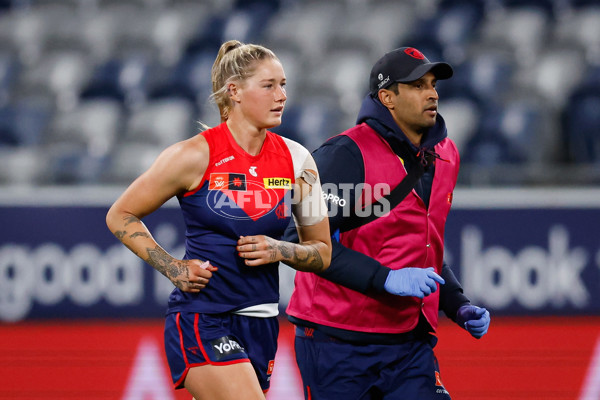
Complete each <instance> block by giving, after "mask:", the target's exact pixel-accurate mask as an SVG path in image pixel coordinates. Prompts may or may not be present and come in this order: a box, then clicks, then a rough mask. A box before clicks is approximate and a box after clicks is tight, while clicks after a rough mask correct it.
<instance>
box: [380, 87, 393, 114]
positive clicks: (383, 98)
mask: <svg viewBox="0 0 600 400" xmlns="http://www.w3.org/2000/svg"><path fill="white" fill-rule="evenodd" d="M393 93H394V92H392V91H391V90H387V89H380V90H379V92H377V97H378V98H379V101H380V102H381V104H383V105H384V106H385V107H386V108H388V109H390V110H392V109H393V108H394V102H393V101H392V94H393Z"/></svg>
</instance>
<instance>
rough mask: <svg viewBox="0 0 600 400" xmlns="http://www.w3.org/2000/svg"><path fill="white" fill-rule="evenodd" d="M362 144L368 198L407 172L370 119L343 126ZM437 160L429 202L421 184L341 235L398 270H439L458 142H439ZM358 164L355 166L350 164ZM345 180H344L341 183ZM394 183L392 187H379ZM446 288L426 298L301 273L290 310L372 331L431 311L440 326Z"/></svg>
mask: <svg viewBox="0 0 600 400" xmlns="http://www.w3.org/2000/svg"><path fill="white" fill-rule="evenodd" d="M342 135H347V136H349V137H350V138H351V139H352V140H353V141H354V142H355V143H356V144H357V145H358V147H359V149H360V151H361V153H362V157H363V161H364V165H365V184H366V187H370V188H375V190H371V191H370V193H369V192H365V196H364V198H363V199H362V203H363V205H366V209H367V210H368V208H369V204H371V203H372V202H373V201H374V200H375V199H377V198H379V197H381V196H383V195H384V194H386V193H389V190H391V189H393V188H394V187H395V186H396V185H398V183H400V181H401V180H402V179H403V178H404V177H405V176H406V170H405V169H404V166H403V163H402V161H401V159H400V158H399V157H398V155H396V154H395V153H394V152H393V150H392V149H391V147H390V146H389V144H388V143H387V142H386V141H385V140H384V139H383V138H382V137H381V136H380V135H379V134H378V133H377V132H375V131H374V130H372V129H371V128H370V127H369V126H368V125H367V124H365V123H363V124H360V125H357V126H356V127H354V128H352V129H350V130H348V131H346V132H344V133H342ZM434 150H435V152H436V153H437V154H438V155H439V156H440V157H441V158H442V159H443V160H444V161H442V160H439V159H438V160H436V164H435V176H434V179H433V184H432V190H431V197H430V201H429V208H428V209H426V208H425V203H424V202H423V200H421V198H420V197H419V196H418V195H417V194H416V192H415V191H414V190H413V191H412V192H411V193H410V194H409V195H408V196H407V197H406V198H405V199H404V200H403V201H402V202H401V203H400V204H399V205H398V206H397V207H396V208H394V209H393V210H391V212H389V213H387V214H385V215H383V216H381V217H379V218H377V219H376V220H374V221H372V222H370V223H368V224H366V225H363V226H361V227H358V228H356V229H353V230H351V231H348V232H344V233H341V235H340V242H341V243H342V244H343V245H344V246H346V247H348V248H351V249H353V250H356V251H359V252H361V253H363V254H366V255H368V256H370V257H372V258H374V259H376V260H377V261H379V262H380V263H381V264H383V265H385V266H388V267H390V268H392V269H399V268H405V267H419V268H427V267H434V268H435V270H436V272H437V273H438V274H439V273H441V270H442V264H443V256H444V227H445V223H446V217H447V216H448V212H449V211H450V206H451V204H452V193H453V191H454V187H455V185H456V179H457V176H458V168H459V162H460V161H459V155H458V150H457V149H456V146H455V144H454V142H452V140H450V139H447V138H446V139H444V140H442V141H441V142H440V143H439V144H438V145H436V146H435V148H434ZM349 168H351V166H349ZM336 183H343V182H336ZM382 184H385V185H388V187H389V189H388V190H387V191H386V192H382V191H381V190H378V188H381V187H382V186H381V185H382ZM438 305H439V290H437V291H436V292H435V293H433V294H432V295H430V296H427V297H425V299H419V298H417V297H401V296H394V295H391V294H388V293H383V294H370V295H365V294H361V293H358V292H356V291H354V290H351V289H348V288H345V287H343V286H340V285H337V284H335V283H332V282H330V281H328V280H326V279H323V278H321V277H319V276H318V275H316V274H313V273H305V272H297V273H296V279H295V290H294V292H293V294H292V297H291V299H290V303H289V306H288V308H287V313H288V314H290V315H292V316H294V317H297V318H300V319H304V320H307V321H311V322H315V323H318V324H323V325H327V326H332V327H335V328H341V329H348V330H353V331H361V332H372V333H402V332H407V331H410V330H411V329H413V328H414V327H415V326H416V325H417V322H418V320H419V313H420V312H421V310H422V312H423V313H424V315H425V317H426V318H427V320H428V321H429V323H430V324H431V326H432V327H433V328H434V329H436V328H437V320H438Z"/></svg>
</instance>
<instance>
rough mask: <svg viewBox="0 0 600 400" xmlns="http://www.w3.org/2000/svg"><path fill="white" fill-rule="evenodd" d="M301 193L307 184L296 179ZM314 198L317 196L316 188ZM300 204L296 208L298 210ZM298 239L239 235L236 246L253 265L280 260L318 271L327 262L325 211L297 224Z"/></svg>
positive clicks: (323, 267) (329, 239)
mask: <svg viewBox="0 0 600 400" xmlns="http://www.w3.org/2000/svg"><path fill="white" fill-rule="evenodd" d="M299 182H300V191H301V192H302V197H303V198H304V196H305V195H307V193H308V190H310V186H309V185H308V184H306V182H304V180H302V179H299ZM317 199H318V200H320V199H321V195H320V188H319V193H318V196H317ZM299 210H300V208H298V207H297V208H296V211H299ZM297 229H298V236H299V239H300V243H291V242H285V241H282V240H275V239H273V238H270V237H268V236H264V235H257V236H245V237H244V236H242V237H240V240H238V246H237V250H238V252H239V255H240V257H242V258H244V259H245V261H244V262H245V263H246V265H250V266H256V265H262V264H267V263H273V262H278V261H281V262H283V263H285V264H287V265H289V266H290V267H292V268H294V269H296V270H298V271H306V272H322V271H325V270H326V269H327V268H328V267H329V263H330V262H331V237H330V234H329V221H328V219H327V216H326V215H325V216H324V217H323V218H322V219H321V220H320V221H319V222H317V223H314V224H312V225H298V226H297Z"/></svg>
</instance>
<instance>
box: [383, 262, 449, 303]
mask: <svg viewBox="0 0 600 400" xmlns="http://www.w3.org/2000/svg"><path fill="white" fill-rule="evenodd" d="M438 283H439V284H440V285H443V284H444V283H446V281H444V278H442V277H441V276H439V275H438V274H436V273H435V270H434V269H433V267H429V268H412V267H410V268H402V269H396V270H391V271H390V272H389V274H388V276H387V279H386V280H385V285H384V287H385V290H387V291H388V292H389V293H391V294H395V295H398V296H414V297H419V298H421V299H422V298H423V297H425V296H429V295H430V294H431V293H433V292H435V291H436V290H437V284H438Z"/></svg>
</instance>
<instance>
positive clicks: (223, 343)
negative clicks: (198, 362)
mask: <svg viewBox="0 0 600 400" xmlns="http://www.w3.org/2000/svg"><path fill="white" fill-rule="evenodd" d="M210 347H211V348H212V349H213V352H214V354H215V358H216V360H220V359H222V358H224V357H227V356H229V355H232V354H237V353H243V352H244V351H245V350H244V348H243V347H242V346H241V345H240V344H239V343H238V342H237V341H236V340H235V339H234V338H233V337H231V336H223V337H220V338H218V339H214V340H211V341H210Z"/></svg>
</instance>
